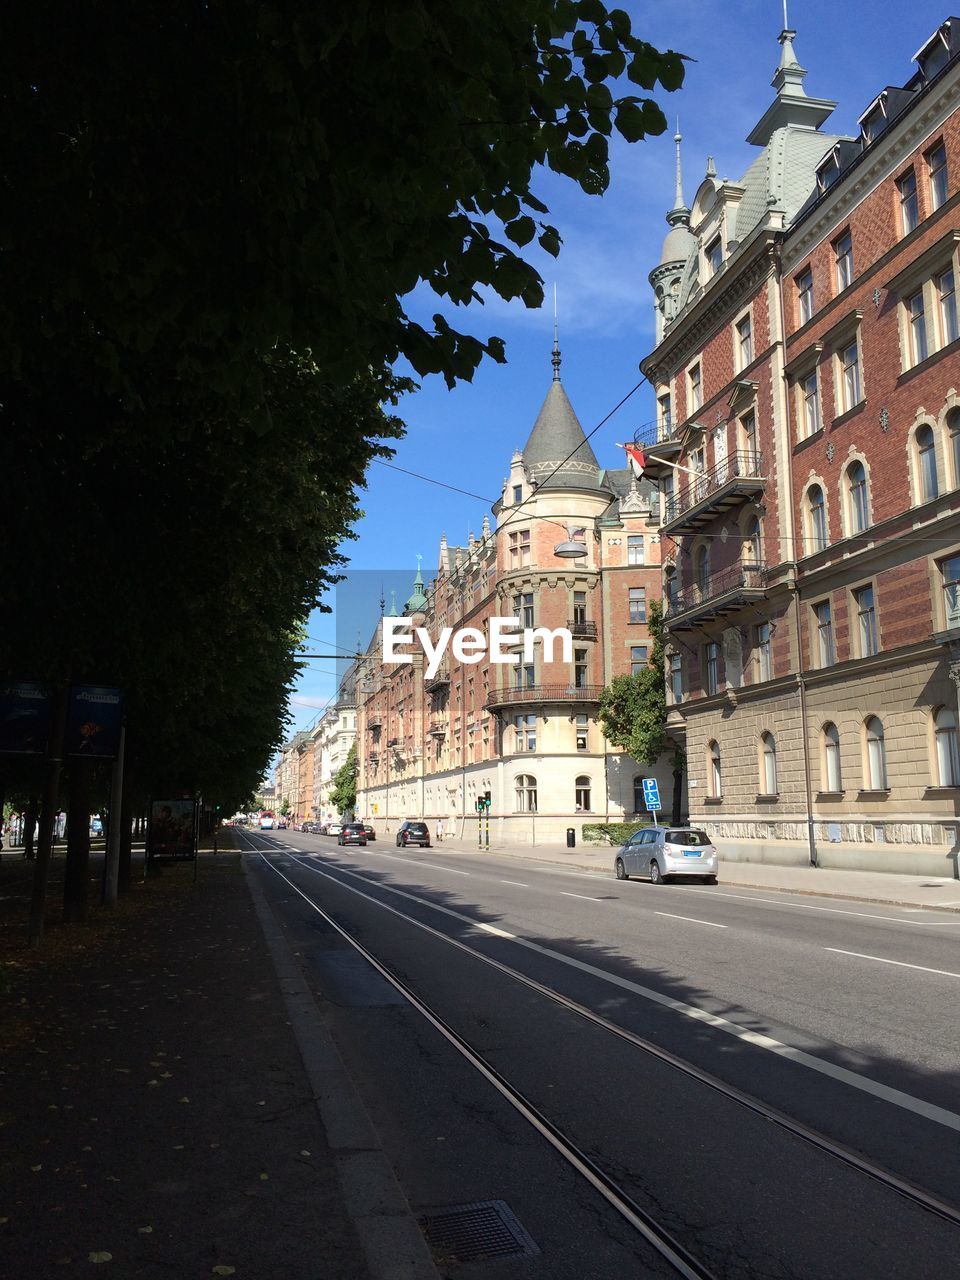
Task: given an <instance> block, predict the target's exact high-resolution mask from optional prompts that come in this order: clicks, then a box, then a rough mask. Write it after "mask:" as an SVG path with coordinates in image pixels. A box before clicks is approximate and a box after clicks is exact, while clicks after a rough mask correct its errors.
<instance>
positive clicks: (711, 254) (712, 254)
mask: <svg viewBox="0 0 960 1280" xmlns="http://www.w3.org/2000/svg"><path fill="white" fill-rule="evenodd" d="M706 255H707V267H708V269H709V271H710V274H711V275H712V276H715V275H716V274H717V272H718V271H719V270H720V268H721V267H722V266H723V245H722V244H721V243H720V237H719V236H717V237H716V238H715V239H714V240H711V241H710V243H709V244H708V245H707V248H706Z"/></svg>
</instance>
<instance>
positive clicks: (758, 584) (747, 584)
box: [664, 560, 767, 619]
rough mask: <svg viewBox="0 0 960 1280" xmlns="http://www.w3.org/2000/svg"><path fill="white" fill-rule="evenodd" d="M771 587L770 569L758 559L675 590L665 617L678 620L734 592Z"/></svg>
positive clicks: (667, 603) (668, 601)
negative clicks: (692, 610)
mask: <svg viewBox="0 0 960 1280" xmlns="http://www.w3.org/2000/svg"><path fill="white" fill-rule="evenodd" d="M766 584H767V566H766V565H765V564H764V563H763V562H762V561H758V560H751V561H749V562H744V563H742V564H734V565H730V566H729V568H726V569H721V570H720V571H719V572H718V573H712V574H711V575H710V577H709V578H707V579H706V581H705V582H702V583H700V582H698V583H694V584H693V585H692V586H689V587H684V588H683V589H682V590H681V591H674V592H673V593H672V594H671V595H670V596H669V597H668V598H667V599H666V600H665V601H664V617H665V618H667V619H670V618H675V617H677V616H678V615H679V614H681V613H686V612H687V611H688V610H690V609H697V608H699V607H700V606H701V605H706V604H709V603H710V602H711V601H712V600H717V599H719V598H720V596H724V595H726V594H727V593H728V592H730V591H737V590H745V591H762V590H763V589H764V587H765V586H766Z"/></svg>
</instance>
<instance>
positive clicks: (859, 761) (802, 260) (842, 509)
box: [643, 20, 960, 873]
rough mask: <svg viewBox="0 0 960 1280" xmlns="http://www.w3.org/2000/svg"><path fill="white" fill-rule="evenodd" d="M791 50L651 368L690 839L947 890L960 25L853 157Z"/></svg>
mask: <svg viewBox="0 0 960 1280" xmlns="http://www.w3.org/2000/svg"><path fill="white" fill-rule="evenodd" d="M793 38H794V33H793V32H784V33H783V34H782V36H781V45H782V55H781V62H780V67H779V68H778V71H777V74H776V76H775V77H774V86H775V88H776V90H777V96H776V100H775V102H774V104H773V106H772V107H771V108H769V109H768V111H767V113H766V114H765V116H764V118H763V120H762V121H761V124H760V125H758V126H757V129H756V130H754V133H753V134H751V138H750V141H751V142H754V143H755V144H757V145H759V146H762V147H763V149H764V150H763V154H762V157H761V161H760V162H758V164H757V165H754V166H751V168H750V169H749V170H748V173H747V174H746V175H745V177H744V178H743V180H742V181H741V182H739V183H728V182H718V181H717V179H716V177H715V175H712V174H711V173H710V172H709V171H708V176H707V178H706V179H705V180H704V183H703V184H702V185H701V188H700V190H699V191H698V193H697V198H696V200H695V202H694V206H693V210H692V211H691V213H690V215H689V219H688V220H687V222H686V223H685V224H684V225H685V226H688V227H689V234H690V237H691V242H690V250H689V255H688V260H687V262H686V263H684V264H682V265H677V266H676V267H675V269H674V273H675V279H676V281H677V282H679V283H678V292H679V297H678V305H676V306H675V307H674V309H673V311H672V312H671V314H670V315H669V316H667V317H664V318H663V323H662V335H663V336H662V339H661V341H660V342H659V344H658V346H657V348H656V350H655V351H654V352H652V353H651V354H650V355H649V356H648V357H647V358H646V360H645V361H644V362H643V367H644V369H645V370H646V371H648V372H649V373H650V374H651V376H652V377H654V378H655V380H656V383H657V388H658V398H659V400H660V403H661V430H660V432H659V433H658V434H659V439H658V441H656V442H652V443H651V446H650V455H651V463H650V471H651V474H653V475H656V476H657V477H658V478H659V479H661V481H662V483H663V487H664V488H665V490H666V493H665V497H664V501H663V529H662V532H663V534H664V544H665V547H664V562H665V565H666V566H667V571H668V573H670V574H671V577H670V578H669V580H668V594H669V595H670V603H669V604H668V605H667V623H668V632H669V637H670V646H669V648H670V657H671V658H672V659H673V662H674V668H675V672H676V674H675V680H676V685H677V688H676V692H677V694H678V696H676V697H675V698H674V699H673V705H672V706H671V709H670V714H669V722H670V725H671V728H672V730H673V731H674V732H675V733H676V734H677V735H678V736H679V735H683V736H684V738H685V741H686V745H687V753H688V761H689V770H690V812H691V820H695V821H703V822H705V823H707V824H709V826H710V828H711V830H713V831H714V832H715V833H716V835H717V837H718V838H722V837H729V838H738V839H746V840H759V841H766V842H768V843H769V842H776V841H778V840H779V841H791V840H804V839H806V840H807V841H808V843H809V845H810V855H811V857H820V854H819V853H818V850H824V849H825V851H826V856H827V857H829V858H830V860H832V861H835V862H836V861H838V859H839V858H841V857H842V854H841V853H840V851H841V850H842V847H843V846H846V845H860V846H866V845H871V846H880V845H883V846H893V847H895V848H896V849H898V850H899V851H900V854H901V857H900V860H899V862H898V861H897V860H896V859H895V858H892V856H891V853H890V852H888V851H887V850H886V849H884V850H882V851H880V852H878V854H877V856H876V858H875V859H874V862H873V865H877V866H883V867H884V868H890V867H899V869H902V870H920V869H924V870H939V871H940V872H942V873H949V869H950V862H949V854H950V852H951V851H952V850H955V849H956V847H957V843H958V837H957V833H958V831H960V745H958V735H957V724H958V706H957V689H956V687H955V685H954V683H953V682H952V680H951V666H952V663H953V661H954V659H955V657H956V656H957V655H958V654H960V596H958V590H960V588H958V587H956V586H955V585H954V582H955V577H956V576H958V575H960V399H958V392H960V341H958V332H957V298H956V285H957V282H958V281H960V254H958V247H960V230H958V226H960V223H958V210H960V190H958V182H957V176H958V171H960V116H958V113H957V103H958V101H960V56H958V55H960V23H957V22H956V21H954V20H950V21H948V22H946V23H945V24H944V25H943V27H941V28H940V30H939V31H938V32H937V33H935V34H934V36H933V37H932V38H931V40H930V41H928V42H927V43H926V44H925V45H924V47H923V49H922V50H921V52H920V54H919V55H918V67H917V70H916V72H915V74H914V75H913V76H912V78H911V79H910V80H909V81H908V82H907V84H906V85H905V86H904V87H903V88H902V89H901V88H888V89H885V90H883V92H882V93H881V94H880V95H879V97H878V98H877V99H876V100H875V101H874V102H873V103H872V104H871V105H870V106H869V107H868V108H867V110H866V112H865V113H864V115H863V116H862V117H861V120H860V122H859V124H860V136H859V137H858V138H856V139H852V138H847V137H838V136H834V135H830V134H827V133H824V132H822V131H821V128H820V126H821V125H822V124H823V123H824V121H825V120H826V119H827V117H828V116H829V114H830V111H831V109H832V106H833V104H832V103H829V102H826V101H824V100H820V99H809V98H807V97H806V95H805V93H804V90H803V85H802V77H803V76H804V75H805V74H806V73H805V72H804V71H803V70H802V68H800V67H799V66H798V64H797V62H796V56H795V54H794V52H793ZM761 177H762V185H763V186H765V193H764V194H765V198H764V199H763V200H761V199H759V198H756V199H755V198H754V191H753V189H754V188H755V187H756V186H757V183H758V181H759V180H760V178H761ZM680 203H681V204H682V200H681V201H680ZM681 212H683V211H682V210H681ZM676 215H677V210H676V209H674V210H672V211H671V214H670V215H669V218H670V219H672V221H671V226H672V227H675V224H676ZM731 228H732V231H733V234H732V235H731V234H730V230H731ZM718 229H719V235H720V243H719V249H717V247H716V240H715V237H716V235H717V234H718ZM670 234H671V236H674V230H671V233H670ZM711 237H714V240H712V241H711ZM668 239H669V237H668ZM711 244H713V246H714V256H713V257H712V258H711V252H710V248H711ZM663 275H664V272H663V267H662V265H661V267H658V268H657V269H655V272H654V273H651V281H652V283H653V284H654V287H655V291H656V296H657V305H658V310H659V309H660V308H661V305H662V303H661V293H662V289H663ZM747 332H749V339H750V346H749V349H748V350H746V351H745V349H744V343H745V337H744V335H745V333H747ZM747 356H748V357H749V359H748V358H746V357H747ZM665 414H668V415H669V416H667V417H666V418H664V415H665ZM731 460H734V465H731ZM677 466H679V467H681V468H689V472H695V473H697V474H695V475H691V474H689V472H688V471H684V470H676V469H675V468H676V467H677ZM668 538H669V539H671V540H672V542H673V545H674V547H675V549H676V554H675V555H671V554H670V553H668V551H667V550H666V546H667V540H668ZM927 850H934V851H935V853H933V854H928V853H927V852H926V851H927ZM820 860H823V858H822V857H821V858H820Z"/></svg>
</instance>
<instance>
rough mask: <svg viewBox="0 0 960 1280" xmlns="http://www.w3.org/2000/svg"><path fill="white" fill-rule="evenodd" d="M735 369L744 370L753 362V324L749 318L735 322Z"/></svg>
mask: <svg viewBox="0 0 960 1280" xmlns="http://www.w3.org/2000/svg"><path fill="white" fill-rule="evenodd" d="M736 352H737V369H738V370H740V369H745V368H746V367H747V365H748V364H750V363H751V362H752V360H753V324H752V323H751V320H750V317H749V316H748V315H747V316H744V317H743V319H742V320H738V321H737V340H736Z"/></svg>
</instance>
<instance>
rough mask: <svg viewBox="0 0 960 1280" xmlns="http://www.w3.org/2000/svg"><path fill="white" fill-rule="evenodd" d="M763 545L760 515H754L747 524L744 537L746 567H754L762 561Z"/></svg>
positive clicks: (744, 561)
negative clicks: (761, 541)
mask: <svg viewBox="0 0 960 1280" xmlns="http://www.w3.org/2000/svg"><path fill="white" fill-rule="evenodd" d="M761 551H762V546H761V543H760V517H759V516H752V517H751V519H750V522H749V523H748V525H747V531H746V534H745V535H744V539H743V563H744V566H745V567H752V566H753V565H758V564H759V563H760V553H761Z"/></svg>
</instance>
